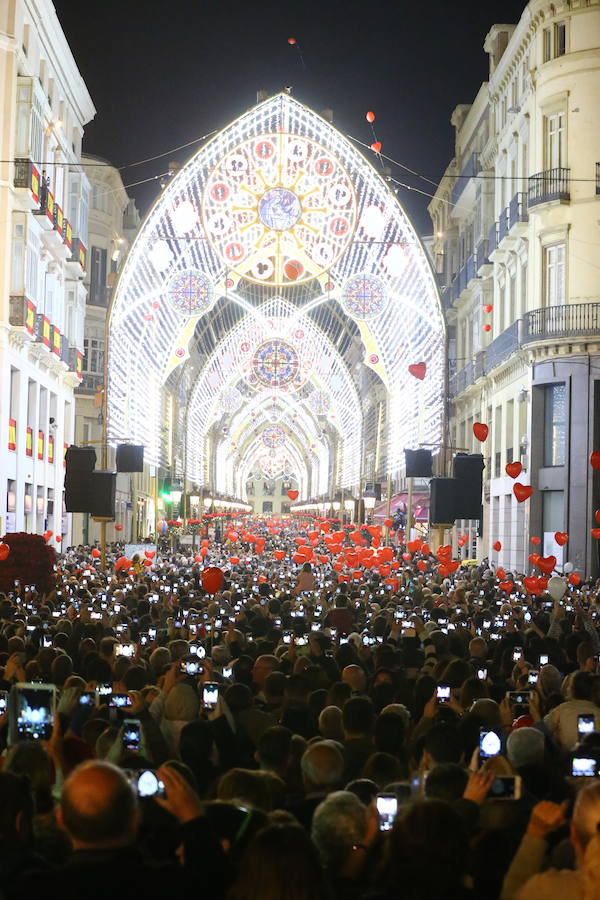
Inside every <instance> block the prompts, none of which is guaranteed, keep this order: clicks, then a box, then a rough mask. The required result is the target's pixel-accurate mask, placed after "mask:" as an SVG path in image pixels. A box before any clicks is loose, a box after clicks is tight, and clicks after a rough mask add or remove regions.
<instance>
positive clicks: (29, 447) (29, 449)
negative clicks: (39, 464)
mask: <svg viewBox="0 0 600 900" xmlns="http://www.w3.org/2000/svg"><path fill="white" fill-rule="evenodd" d="M25 455H26V456H33V428H30V427H29V426H27V431H26V433H25Z"/></svg>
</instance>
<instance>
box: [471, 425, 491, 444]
mask: <svg viewBox="0 0 600 900" xmlns="http://www.w3.org/2000/svg"><path fill="white" fill-rule="evenodd" d="M489 433H490V429H489V428H488V426H487V425H484V423H483V422H475V423H474V424H473V434H474V435H475V437H476V438H477V440H478V441H482V442H483V441H485V440H486V438H487V436H488V434H489Z"/></svg>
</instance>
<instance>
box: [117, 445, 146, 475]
mask: <svg viewBox="0 0 600 900" xmlns="http://www.w3.org/2000/svg"><path fill="white" fill-rule="evenodd" d="M143 471H144V448H143V446H138V445H137V444H117V472H143Z"/></svg>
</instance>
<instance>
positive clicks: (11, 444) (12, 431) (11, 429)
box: [8, 419, 17, 450]
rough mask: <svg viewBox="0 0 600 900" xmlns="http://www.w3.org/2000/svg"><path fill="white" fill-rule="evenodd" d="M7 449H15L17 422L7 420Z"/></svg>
mask: <svg viewBox="0 0 600 900" xmlns="http://www.w3.org/2000/svg"><path fill="white" fill-rule="evenodd" d="M8 449H9V450H16V449H17V420H16V419H9V420H8Z"/></svg>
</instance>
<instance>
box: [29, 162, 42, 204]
mask: <svg viewBox="0 0 600 900" xmlns="http://www.w3.org/2000/svg"><path fill="white" fill-rule="evenodd" d="M30 175H31V181H30V185H29V189H30V191H31V196H32V197H33V199H34V200H35V202H36V203H39V202H40V173H39V172H38V170H37V169H36V167H35V166H34V165H33V164H32V166H31V173H30Z"/></svg>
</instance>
